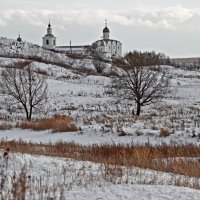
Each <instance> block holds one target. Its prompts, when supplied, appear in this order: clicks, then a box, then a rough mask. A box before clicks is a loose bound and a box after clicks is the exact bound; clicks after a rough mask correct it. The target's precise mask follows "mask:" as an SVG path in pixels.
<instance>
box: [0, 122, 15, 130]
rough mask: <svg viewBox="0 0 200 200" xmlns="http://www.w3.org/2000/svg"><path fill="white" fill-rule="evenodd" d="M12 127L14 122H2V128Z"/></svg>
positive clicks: (0, 128) (0, 124)
mask: <svg viewBox="0 0 200 200" xmlns="http://www.w3.org/2000/svg"><path fill="white" fill-rule="evenodd" d="M11 128H12V124H11V123H10V122H5V121H3V122H0V130H8V129H11Z"/></svg>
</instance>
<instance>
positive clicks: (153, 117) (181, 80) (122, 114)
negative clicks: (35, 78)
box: [0, 58, 200, 144]
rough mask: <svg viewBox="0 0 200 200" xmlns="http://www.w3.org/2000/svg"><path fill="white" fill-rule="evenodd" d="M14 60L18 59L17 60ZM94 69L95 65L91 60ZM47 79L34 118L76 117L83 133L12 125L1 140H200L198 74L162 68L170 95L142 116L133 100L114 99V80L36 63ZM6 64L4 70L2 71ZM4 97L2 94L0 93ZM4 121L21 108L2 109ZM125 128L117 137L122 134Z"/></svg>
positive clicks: (14, 116)
mask: <svg viewBox="0 0 200 200" xmlns="http://www.w3.org/2000/svg"><path fill="white" fill-rule="evenodd" d="M14 61H16V59H14ZM11 62H13V60H12V59H7V58H1V59H0V63H2V64H1V66H4V67H5V66H9V63H11ZM88 65H90V66H89V68H91V63H88ZM32 67H33V68H36V69H40V70H42V71H43V72H45V73H46V74H47V77H48V90H49V94H48V103H47V104H46V105H45V106H44V110H43V111H42V112H40V113H39V114H35V115H33V117H34V118H42V117H51V116H53V115H54V114H63V115H69V116H71V117H73V119H74V121H75V124H76V125H77V126H78V128H79V129H80V131H78V132H76V133H57V134H51V130H49V131H40V132H34V131H30V130H20V129H16V128H12V129H10V130H5V131H1V134H0V138H1V139H7V140H12V139H23V140H26V141H30V140H31V141H33V142H49V141H51V142H57V141H60V140H63V141H67V142H69V141H75V142H76V143H81V144H93V143H112V142H113V141H114V142H116V143H131V142H134V143H146V142H150V143H151V144H156V143H161V142H166V143H169V142H170V141H175V142H178V143H195V144H199V143H200V128H199V127H200V108H199V104H200V99H199V97H200V88H199V85H200V79H199V77H200V72H199V71H189V70H183V69H175V68H174V67H170V66H163V68H165V69H166V70H168V76H169V77H171V83H172V87H171V91H172V92H171V94H170V95H169V96H168V97H167V98H166V99H164V100H163V101H162V102H159V104H157V105H152V106H147V107H143V108H142V114H141V116H140V117H139V118H136V117H133V116H132V114H131V111H132V108H133V107H134V104H133V102H130V101H129V102H122V103H116V99H115V98H114V97H113V94H112V90H111V87H110V85H111V78H110V77H106V76H99V75H87V74H86V73H80V72H79V71H78V70H77V69H73V68H72V69H65V68H62V67H57V66H55V65H50V64H43V63H38V62H33V63H32ZM1 69H3V68H0V70H1ZM0 100H1V101H3V100H4V95H1V96H0ZM0 111H1V116H0V117H1V119H2V120H1V122H0V123H3V122H4V121H5V120H8V121H11V122H12V123H13V124H15V123H16V122H18V121H19V120H21V119H23V118H24V113H23V111H22V110H13V111H12V110H10V112H9V113H8V112H7V111H6V110H5V109H4V108H3V106H2V107H1V108H0ZM162 128H167V129H168V130H169V132H170V135H169V136H168V137H165V138H162V137H160V130H161V129H162ZM121 131H123V132H125V135H124V136H123V137H119V134H120V132H121Z"/></svg>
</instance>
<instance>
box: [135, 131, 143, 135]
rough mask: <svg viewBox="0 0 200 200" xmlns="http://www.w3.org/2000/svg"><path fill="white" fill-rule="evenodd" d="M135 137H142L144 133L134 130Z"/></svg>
mask: <svg viewBox="0 0 200 200" xmlns="http://www.w3.org/2000/svg"><path fill="white" fill-rule="evenodd" d="M135 135H137V136H141V135H144V133H143V132H142V131H140V130H136V131H135Z"/></svg>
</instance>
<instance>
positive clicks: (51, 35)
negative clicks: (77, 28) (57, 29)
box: [45, 33, 55, 37]
mask: <svg viewBox="0 0 200 200" xmlns="http://www.w3.org/2000/svg"><path fill="white" fill-rule="evenodd" d="M46 36H50V37H55V36H54V35H53V34H48V33H47V34H46V35H45V37H46Z"/></svg>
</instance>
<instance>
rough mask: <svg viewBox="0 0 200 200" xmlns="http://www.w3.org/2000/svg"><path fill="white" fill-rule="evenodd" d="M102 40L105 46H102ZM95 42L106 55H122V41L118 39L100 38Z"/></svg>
mask: <svg viewBox="0 0 200 200" xmlns="http://www.w3.org/2000/svg"><path fill="white" fill-rule="evenodd" d="M102 41H103V42H104V44H105V46H102ZM94 44H96V45H97V48H98V50H99V51H100V52H102V53H104V55H105V57H112V56H113V55H116V56H122V43H121V42H120V41H117V40H105V41H104V40H99V41H97V42H95V43H94Z"/></svg>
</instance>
